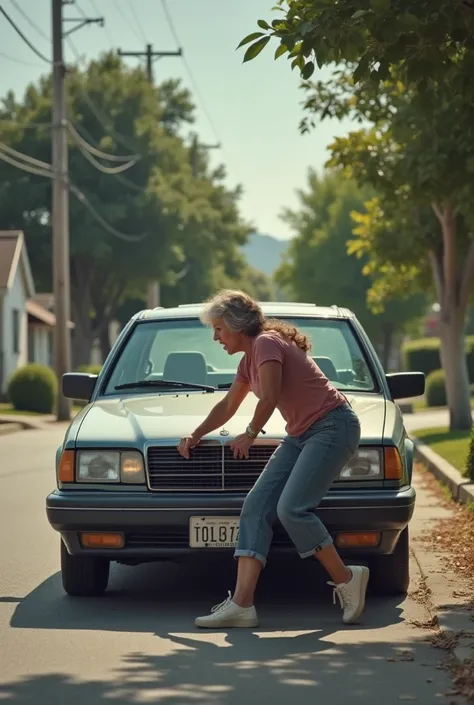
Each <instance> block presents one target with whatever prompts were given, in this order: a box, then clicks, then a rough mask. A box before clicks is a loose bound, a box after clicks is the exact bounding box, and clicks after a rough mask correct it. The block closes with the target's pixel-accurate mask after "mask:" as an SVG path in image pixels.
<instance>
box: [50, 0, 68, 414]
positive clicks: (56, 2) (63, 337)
mask: <svg viewBox="0 0 474 705" xmlns="http://www.w3.org/2000/svg"><path fill="white" fill-rule="evenodd" d="M52 3H53V6H52V24H53V27H52V29H53V33H52V36H53V145H52V152H53V170H54V181H53V292H54V314H55V316H56V325H55V327H54V351H55V360H54V364H55V368H56V376H57V378H58V382H59V392H58V399H57V410H56V416H57V420H58V421H69V420H70V418H71V403H70V400H69V399H66V398H65V397H64V396H63V394H62V392H61V380H62V376H63V374H65V373H66V372H70V370H71V338H70V331H69V320H70V307H71V292H70V282H69V184H68V153H67V131H66V128H67V119H66V100H65V93H64V75H65V66H64V60H63V0H52Z"/></svg>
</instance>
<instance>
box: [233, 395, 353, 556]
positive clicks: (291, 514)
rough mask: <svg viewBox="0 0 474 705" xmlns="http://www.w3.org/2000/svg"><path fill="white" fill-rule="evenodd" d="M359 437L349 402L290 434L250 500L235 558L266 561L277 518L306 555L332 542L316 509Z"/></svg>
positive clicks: (241, 523)
mask: <svg viewBox="0 0 474 705" xmlns="http://www.w3.org/2000/svg"><path fill="white" fill-rule="evenodd" d="M359 440H360V423H359V419H358V417H357V415H356V414H355V412H354V411H353V410H352V408H351V406H350V405H349V404H348V403H343V404H342V405H341V406H339V407H337V408H336V409H334V410H333V411H330V412H329V413H328V414H327V415H326V416H324V417H323V418H322V419H319V420H318V421H316V422H315V423H314V424H313V425H312V426H310V428H309V429H308V430H307V431H305V432H304V433H303V434H302V435H301V436H286V437H285V438H284V439H283V441H282V443H281V444H280V446H279V447H278V448H277V450H276V451H275V453H274V454H273V455H272V457H271V458H270V460H269V461H268V463H267V466H266V467H265V469H264V470H263V472H262V474H261V475H260V477H259V478H258V480H257V482H256V483H255V485H254V487H253V488H252V489H251V490H250V492H249V494H248V495H247V497H246V499H245V502H244V505H243V507H242V512H241V515H240V528H239V537H238V541H237V547H236V550H235V553H234V556H235V557H236V558H239V557H240V556H247V557H250V558H256V559H257V560H259V561H260V562H261V563H263V565H265V564H266V561H267V556H268V552H269V550H270V544H271V541H272V538H273V525H274V523H275V521H276V519H277V518H278V519H279V520H280V522H281V523H282V525H283V527H284V528H285V530H286V532H287V533H288V535H289V537H290V539H291V540H292V542H293V543H294V545H295V547H296V550H297V551H298V553H299V555H300V556H301V558H307V557H309V556H312V555H313V554H314V553H315V552H316V551H318V550H320V549H321V548H324V547H325V546H328V545H330V544H332V538H331V536H330V535H329V533H328V531H327V529H326V527H325V526H324V524H323V523H322V522H321V521H320V519H319V518H318V517H317V516H316V514H315V513H314V510H315V508H316V507H317V506H318V505H319V503H320V502H321V500H322V499H323V497H324V496H325V494H326V492H327V491H328V489H329V488H330V486H331V485H332V483H333V481H334V480H335V478H336V477H337V475H338V473H339V472H340V471H341V470H342V468H343V467H344V465H345V464H346V463H347V462H348V461H349V460H350V458H351V457H352V456H353V455H354V453H355V451H356V450H357V447H358V445H359Z"/></svg>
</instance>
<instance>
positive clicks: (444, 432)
mask: <svg viewBox="0 0 474 705" xmlns="http://www.w3.org/2000/svg"><path fill="white" fill-rule="evenodd" d="M414 435H415V436H416V437H417V438H419V439H420V441H423V443H426V445H428V446H429V447H430V448H431V449H432V450H434V452H435V453H438V455H440V456H441V457H442V458H444V459H445V460H447V461H448V463H451V465H453V466H454V467H455V468H457V469H458V470H459V472H460V473H461V474H463V475H465V474H466V459H467V455H468V452H469V442H470V438H471V432H470V431H450V430H449V428H447V427H446V426H444V427H441V428H422V429H418V430H417V431H414Z"/></svg>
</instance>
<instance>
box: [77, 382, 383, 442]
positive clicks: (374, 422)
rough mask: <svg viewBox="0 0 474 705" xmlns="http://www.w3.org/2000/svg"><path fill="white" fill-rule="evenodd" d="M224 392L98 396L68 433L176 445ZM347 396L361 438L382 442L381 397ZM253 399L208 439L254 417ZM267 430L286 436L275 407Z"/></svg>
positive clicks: (238, 429)
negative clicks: (357, 419)
mask: <svg viewBox="0 0 474 705" xmlns="http://www.w3.org/2000/svg"><path fill="white" fill-rule="evenodd" d="M224 394H225V392H216V393H212V394H206V393H202V392H200V391H198V392H194V391H193V392H186V393H181V392H180V393H178V394H175V393H173V394H169V393H166V394H140V395H136V396H134V395H133V396H131V395H124V396H123V397H120V398H117V397H113V398H111V399H100V400H98V401H95V402H93V403H92V404H90V405H88V406H87V407H85V408H84V409H83V410H82V411H81V412H80V415H79V418H76V422H75V423H74V425H73V427H71V433H73V437H71V435H70V437H69V441H70V442H71V441H72V442H74V441H75V442H76V445H78V446H82V447H85V446H88V447H98V446H101V447H108V446H115V447H116V446H120V447H140V446H141V445H142V444H143V443H146V442H148V441H158V442H167V441H169V442H170V443H171V444H174V443H175V442H176V441H177V439H179V438H181V437H182V436H186V435H188V434H189V433H191V432H192V431H193V430H194V429H195V428H196V426H198V425H199V424H200V423H202V421H203V419H204V418H205V416H206V415H207V414H208V413H209V411H210V410H211V408H212V407H213V406H214V405H215V404H216V403H217V402H218V401H219V400H220V399H222V398H223V397H224ZM347 398H348V399H349V401H350V403H351V404H352V406H353V408H354V411H355V412H356V413H357V415H358V416H359V419H360V422H361V431H362V435H361V441H362V442H363V443H366V444H367V443H374V444H379V443H381V442H382V435H383V426H384V419H385V403H386V401H385V399H384V397H383V396H382V395H375V394H370V395H369V394H353V395H350V394H348V395H347ZM256 403H257V399H256V398H255V396H254V395H253V394H249V395H248V396H247V398H246V399H245V400H244V402H243V404H242V405H241V407H240V409H239V410H238V411H237V413H236V414H235V416H234V417H233V418H232V419H231V420H230V421H229V422H228V423H226V424H225V432H224V433H221V431H222V428H218V429H217V430H216V431H215V432H214V433H213V434H209V436H208V438H216V439H220V440H228V439H229V438H232V437H233V436H236V435H238V434H239V433H242V432H243V431H244V430H245V428H246V426H247V424H248V423H249V422H250V420H251V418H252V415H253V412H254V409H255V405H256ZM389 403H391V402H389ZM73 428H74V432H72V429H73ZM265 431H266V435H265V439H270V438H275V439H281V438H283V436H284V435H285V422H284V420H283V418H282V417H281V415H280V413H279V412H278V411H275V412H274V413H273V415H272V417H271V418H270V420H269V421H268V423H267V424H266V426H265Z"/></svg>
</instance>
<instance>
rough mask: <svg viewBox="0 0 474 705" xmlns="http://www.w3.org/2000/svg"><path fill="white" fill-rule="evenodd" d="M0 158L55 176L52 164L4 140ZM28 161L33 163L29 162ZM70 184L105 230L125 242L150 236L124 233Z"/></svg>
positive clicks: (42, 173) (11, 163)
mask: <svg viewBox="0 0 474 705" xmlns="http://www.w3.org/2000/svg"><path fill="white" fill-rule="evenodd" d="M6 152H7V153H6ZM8 152H11V153H14V154H15V155H19V157H20V158H22V159H24V160H25V162H27V163H22V162H21V161H19V160H18V159H14V158H13V157H10V156H9V155H8ZM0 160H2V161H4V162H6V163H7V164H10V165H11V166H14V167H16V168H17V169H20V170H21V171H25V172H27V173H29V174H34V175H35V176H43V177H45V178H47V179H54V178H55V174H54V171H53V168H52V166H51V164H47V163H46V162H42V161H40V160H38V159H34V158H33V157H29V156H28V155H27V154H22V153H21V152H17V150H16V149H12V148H11V147H8V145H6V144H4V143H2V142H0ZM28 162H31V163H30V164H29V163H28ZM34 163H36V164H38V165H44V168H43V167H41V168H40V166H33V164H34ZM68 186H69V190H70V191H71V192H72V193H73V194H74V195H75V196H76V198H77V199H78V200H79V201H80V203H82V204H83V205H84V206H85V207H86V208H87V210H88V211H89V213H90V214H91V215H92V216H93V218H94V219H95V220H96V221H97V222H98V223H99V224H100V225H101V226H102V227H103V228H104V230H106V231H107V232H109V233H110V234H111V235H114V236H115V237H117V238H119V239H120V240H123V241H124V242H140V241H141V240H144V239H145V237H147V236H148V234H149V233H148V232H145V233H142V234H141V235H128V234H127V233H123V232H121V231H120V230H117V229H116V228H114V227H113V226H112V225H110V223H108V222H107V221H106V220H105V219H104V218H103V217H102V216H101V215H100V213H99V212H98V211H97V210H96V208H94V206H93V205H92V204H91V203H90V201H89V200H88V199H87V197H86V196H85V195H84V193H83V192H82V191H81V190H80V189H79V188H78V187H77V186H76V185H75V184H73V183H72V182H71V181H69V184H68Z"/></svg>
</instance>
